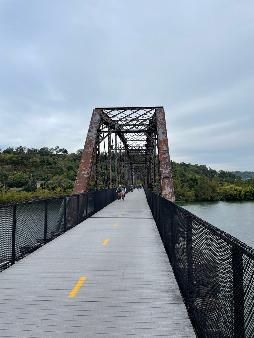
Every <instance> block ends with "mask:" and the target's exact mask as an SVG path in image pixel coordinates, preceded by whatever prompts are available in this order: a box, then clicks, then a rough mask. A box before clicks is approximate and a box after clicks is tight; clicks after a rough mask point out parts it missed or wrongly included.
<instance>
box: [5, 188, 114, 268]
mask: <svg viewBox="0 0 254 338" xmlns="http://www.w3.org/2000/svg"><path fill="white" fill-rule="evenodd" d="M115 199H116V193H115V189H105V190H97V191H91V192H87V193H82V194H78V195H71V196H65V197H60V198H50V199H44V200H33V201H29V202H23V203H15V204H9V205H0V271H2V270H3V269H5V268H7V267H9V266H10V265H12V264H14V263H15V262H16V261H17V260H19V259H21V258H22V257H24V256H26V255H27V254H29V253H31V252H33V251H35V250H36V249H38V248H39V247H41V246H42V245H44V244H46V243H47V242H49V241H51V240H52V239H54V238H56V237H57V236H59V235H61V234H62V233H64V232H66V231H67V230H69V229H70V228H72V227H74V226H75V225H77V224H79V223H80V222H82V221H83V220H85V219H86V218H88V217H90V216H92V215H93V214H94V213H96V212H97V211H99V210H101V209H102V208H104V207H105V206H106V205H108V204H109V203H111V202H113V201H114V200H115Z"/></svg>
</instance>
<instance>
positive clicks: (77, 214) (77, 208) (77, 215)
mask: <svg viewBox="0 0 254 338" xmlns="http://www.w3.org/2000/svg"><path fill="white" fill-rule="evenodd" d="M77 224H79V195H77Z"/></svg>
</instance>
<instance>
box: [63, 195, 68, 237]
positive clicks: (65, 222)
mask: <svg viewBox="0 0 254 338" xmlns="http://www.w3.org/2000/svg"><path fill="white" fill-rule="evenodd" d="M66 202H67V197H64V232H65V231H66V230H67V217H66V216H67V215H66V213H67V208H66V205H67V203H66Z"/></svg>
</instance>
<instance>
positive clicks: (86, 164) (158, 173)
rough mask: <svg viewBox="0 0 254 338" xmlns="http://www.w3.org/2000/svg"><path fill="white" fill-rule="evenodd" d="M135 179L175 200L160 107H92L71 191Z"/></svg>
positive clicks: (115, 184) (161, 108) (134, 181)
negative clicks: (76, 174)
mask: <svg viewBox="0 0 254 338" xmlns="http://www.w3.org/2000/svg"><path fill="white" fill-rule="evenodd" d="M137 183H142V184H143V185H144V186H145V187H148V188H149V189H151V190H153V191H156V192H159V193H161V194H162V196H163V197H165V198H167V199H168V200H171V201H174V189H173V180H172V173H171V165H170V157H169V149H168V138H167V128H166V120H165V112H164V109H163V107H118V108H96V109H94V111H93V114H92V118H91V122H90V126H89V130H88V134H87V139H86V142H85V147H84V150H83V153H82V158H81V162H80V167H79V172H78V176H77V181H76V184H75V188H74V193H80V192H84V191H88V190H89V189H91V188H96V189H98V188H102V187H103V188H105V187H108V188H111V187H113V186H118V185H119V184H122V185H125V186H128V185H130V184H137Z"/></svg>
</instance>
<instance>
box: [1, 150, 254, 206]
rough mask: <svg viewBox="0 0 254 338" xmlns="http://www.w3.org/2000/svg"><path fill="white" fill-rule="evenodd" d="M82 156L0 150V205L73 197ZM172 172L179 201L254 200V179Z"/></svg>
mask: <svg viewBox="0 0 254 338" xmlns="http://www.w3.org/2000/svg"><path fill="white" fill-rule="evenodd" d="M80 156H81V150H78V151H77V152H76V153H70V154H68V152H67V150H66V149H64V148H59V147H55V148H47V147H44V148H41V149H34V148H30V149H27V148H25V147H18V148H15V149H13V148H7V149H4V150H2V151H0V203H3V202H10V201H21V200H28V199H33V198H48V197H53V196H60V195H68V194H70V193H71V191H72V188H73V183H74V181H75V178H76V173H77V169H78V164H79V160H80ZM172 170H173V179H174V187H175V193H176V198H177V201H182V202H184V201H186V202H190V201H218V200H225V201H239V200H254V178H250V179H245V178H244V176H243V177H241V175H239V174H238V175H236V174H235V173H231V172H226V171H216V170H213V169H211V168H208V167H206V166H205V165H197V164H195V165H193V164H187V163H175V162H172ZM237 173H239V172H237ZM248 176H250V174H248Z"/></svg>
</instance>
